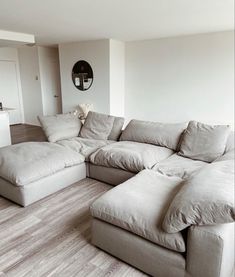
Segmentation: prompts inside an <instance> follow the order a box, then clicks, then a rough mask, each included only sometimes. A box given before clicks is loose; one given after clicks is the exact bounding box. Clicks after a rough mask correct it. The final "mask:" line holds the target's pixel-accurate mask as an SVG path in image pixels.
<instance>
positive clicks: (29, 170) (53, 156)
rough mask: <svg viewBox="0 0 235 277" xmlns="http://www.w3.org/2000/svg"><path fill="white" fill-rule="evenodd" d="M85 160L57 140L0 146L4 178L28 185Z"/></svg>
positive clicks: (1, 173) (0, 171)
mask: <svg viewBox="0 0 235 277" xmlns="http://www.w3.org/2000/svg"><path fill="white" fill-rule="evenodd" d="M83 162H84V157H83V156H82V155H81V154H79V153H76V152H74V151H72V150H69V149H66V148H65V147H63V146H61V145H58V144H55V143H49V142H26V143H19V144H15V145H11V146H7V147H3V148H0V177H2V178H3V179H5V180H7V181H9V182H11V183H12V184H15V185H17V186H24V185H27V184H29V183H32V182H34V181H37V180H39V179H41V178H43V177H47V176H50V175H52V174H54V173H56V172H58V171H60V170H62V169H64V168H67V167H71V166H74V165H77V164H80V163H83ZM48 185H50V184H48Z"/></svg>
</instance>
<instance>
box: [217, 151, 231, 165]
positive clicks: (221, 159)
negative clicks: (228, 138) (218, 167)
mask: <svg viewBox="0 0 235 277" xmlns="http://www.w3.org/2000/svg"><path fill="white" fill-rule="evenodd" d="M229 160H234V148H233V149H231V150H230V151H228V152H226V153H225V154H224V155H223V156H221V157H219V158H217V159H216V160H215V161H214V163H215V162H221V161H229Z"/></svg>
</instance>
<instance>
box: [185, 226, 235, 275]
mask: <svg viewBox="0 0 235 277" xmlns="http://www.w3.org/2000/svg"><path fill="white" fill-rule="evenodd" d="M234 227H235V226H234V223H229V224H221V225H216V226H192V227H190V228H189V231H188V239H187V257H186V270H187V273H188V275H189V276H192V277H203V276H206V277H230V276H232V274H233V269H234Z"/></svg>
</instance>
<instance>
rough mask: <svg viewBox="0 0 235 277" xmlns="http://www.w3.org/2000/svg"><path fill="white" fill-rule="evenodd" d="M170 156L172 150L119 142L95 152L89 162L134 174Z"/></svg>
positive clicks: (143, 144)
mask: <svg viewBox="0 0 235 277" xmlns="http://www.w3.org/2000/svg"><path fill="white" fill-rule="evenodd" d="M172 154H173V151H172V150H170V149H168V148H165V147H161V146H155V145H151V144H145V143H138V142H132V141H119V142H115V143H113V144H110V145H107V146H105V147H103V148H101V149H99V150H97V151H96V152H95V153H93V154H92V155H91V156H90V161H91V163H93V164H96V165H102V166H106V167H114V168H120V169H123V170H127V171H130V172H134V173H136V172H139V171H141V170H143V169H145V168H149V169H150V168H152V167H153V166H154V165H155V164H156V163H158V162H159V161H161V160H163V159H166V158H168V157H169V156H170V155H172Z"/></svg>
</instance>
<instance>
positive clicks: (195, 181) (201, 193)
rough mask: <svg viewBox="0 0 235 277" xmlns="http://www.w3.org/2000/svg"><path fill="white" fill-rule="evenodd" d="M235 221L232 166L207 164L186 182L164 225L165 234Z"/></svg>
mask: <svg viewBox="0 0 235 277" xmlns="http://www.w3.org/2000/svg"><path fill="white" fill-rule="evenodd" d="M234 220H235V207H234V163H233V161H230V160H229V161H221V162H215V163H212V164H208V165H206V166H205V167H203V168H202V169H201V170H199V171H198V172H196V173H195V174H194V175H193V176H192V177H191V178H189V179H188V180H186V181H185V183H184V185H183V187H182V188H181V189H180V191H179V192H178V193H177V195H176V196H175V198H174V199H173V201H172V203H171V205H170V207H169V209H168V211H167V213H166V215H165V218H164V221H163V224H162V226H163V229H164V230H165V231H166V232H169V233H174V232H179V231H181V230H183V229H185V228H186V227H188V226H190V225H214V224H222V223H229V222H233V221H234Z"/></svg>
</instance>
